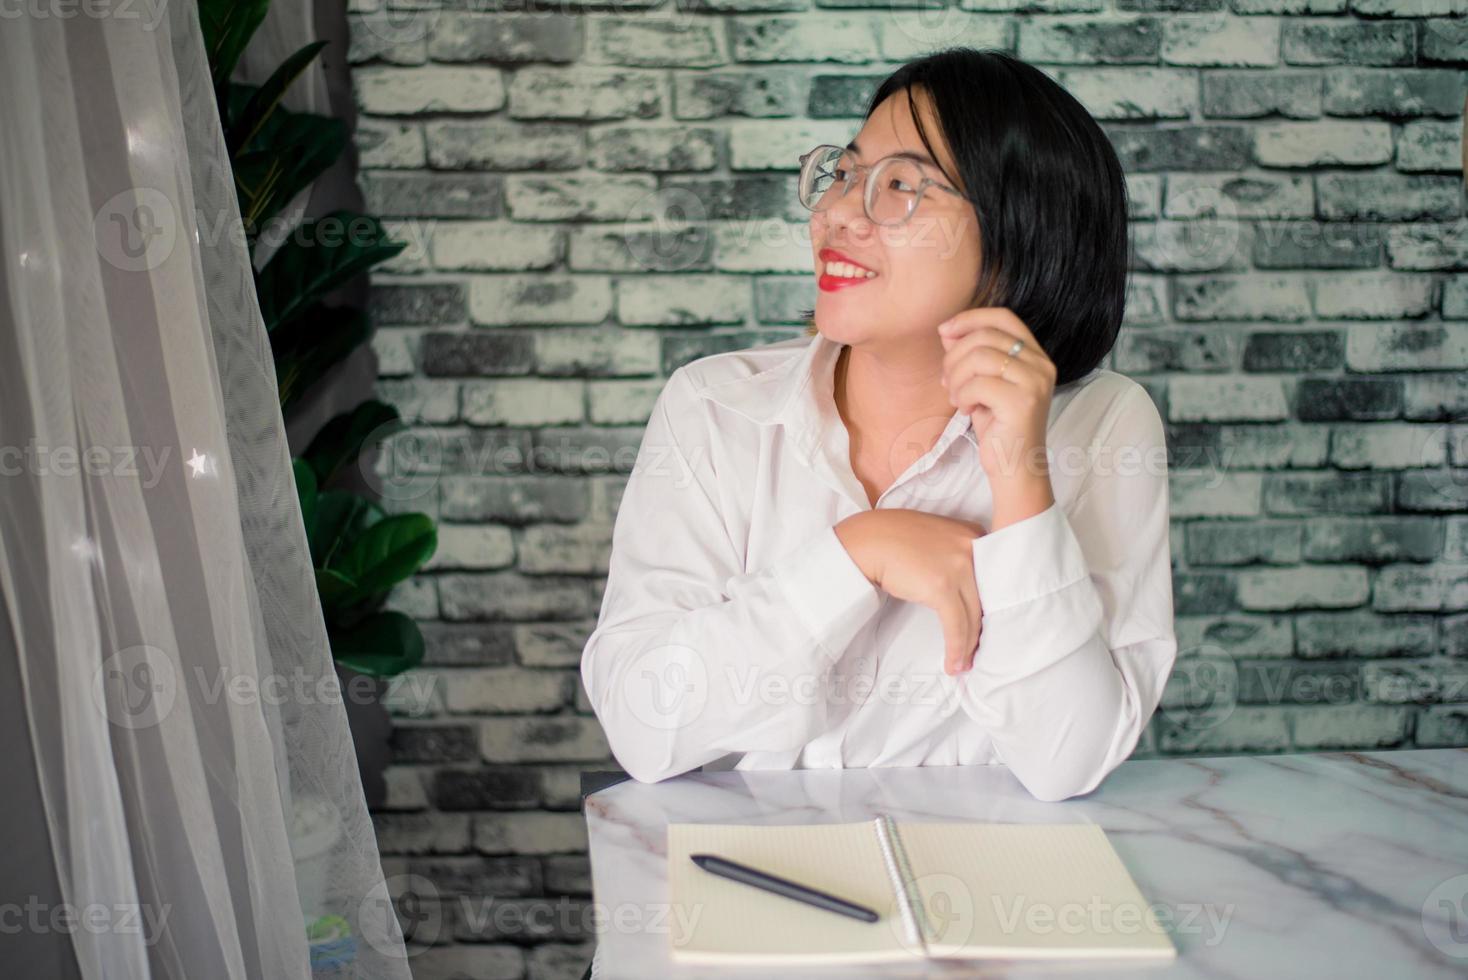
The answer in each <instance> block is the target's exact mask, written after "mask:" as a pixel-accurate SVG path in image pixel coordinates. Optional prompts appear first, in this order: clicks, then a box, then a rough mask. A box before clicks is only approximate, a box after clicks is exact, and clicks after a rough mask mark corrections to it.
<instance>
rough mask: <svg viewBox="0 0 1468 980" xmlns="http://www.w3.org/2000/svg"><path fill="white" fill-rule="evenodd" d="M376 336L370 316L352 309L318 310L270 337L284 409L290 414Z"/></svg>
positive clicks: (345, 307)
mask: <svg viewBox="0 0 1468 980" xmlns="http://www.w3.org/2000/svg"><path fill="white" fill-rule="evenodd" d="M370 336H372V325H371V324H370V323H369V322H368V320H367V314H366V313H363V312H362V311H361V310H358V309H354V308H352V307H349V306H320V305H318V306H314V307H312V308H311V309H310V310H308V311H307V312H306V313H305V314H304V315H302V316H299V317H296V318H294V319H293V320H291V322H290V323H289V324H287V325H286V326H284V327H281V328H280V329H279V330H276V331H275V332H274V333H273V334H271V335H270V349H271V354H272V355H273V357H274V359H275V381H276V385H277V386H278V387H279V389H280V409H281V411H282V412H283V413H285V414H287V415H288V414H289V413H290V412H291V411H292V410H293V409H294V408H295V407H296V403H297V402H298V401H299V400H300V399H301V397H302V396H303V395H304V394H305V393H306V392H307V391H309V390H310V388H311V386H312V385H314V384H316V382H318V381H320V380H321V379H322V378H323V377H325V376H326V374H327V372H328V371H330V370H331V369H332V368H333V367H335V366H336V365H337V364H338V363H339V362H341V361H343V360H345V359H346V357H347V355H349V354H351V353H352V351H354V350H356V349H357V348H358V347H360V346H361V345H362V344H364V343H366V341H367V338H368V337H370Z"/></svg>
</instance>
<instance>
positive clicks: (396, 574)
mask: <svg viewBox="0 0 1468 980" xmlns="http://www.w3.org/2000/svg"><path fill="white" fill-rule="evenodd" d="M437 550H438V529H437V528H436V527H434V525H433V520H432V519H431V518H429V517H428V515H426V514H392V515H389V516H387V517H384V518H383V519H382V520H380V521H378V522H377V523H375V524H373V525H372V526H371V527H369V528H367V529H366V530H365V531H364V532H363V533H362V534H361V535H360V536H358V537H357V539H356V540H354V541H351V542H350V543H348V544H347V546H346V548H345V550H344V551H342V552H341V554H340V556H339V557H338V558H337V560H336V561H334V562H333V563H332V567H333V568H334V569H335V570H336V571H338V572H340V573H341V574H342V575H344V576H346V577H347V578H349V579H351V580H352V581H353V582H355V583H357V588H358V590H359V591H360V592H361V593H362V599H363V600H364V601H367V600H371V599H375V598H377V597H378V596H379V595H380V594H386V593H387V591H388V590H389V589H391V588H392V587H393V586H394V585H397V584H398V583H399V582H401V581H403V580H404V579H407V578H410V577H411V576H412V575H413V573H415V572H417V571H418V569H419V568H421V567H423V563H424V562H426V561H428V559H430V558H432V557H433V553H434V552H435V551H437Z"/></svg>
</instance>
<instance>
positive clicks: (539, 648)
mask: <svg viewBox="0 0 1468 980" xmlns="http://www.w3.org/2000/svg"><path fill="white" fill-rule="evenodd" d="M595 628H596V624H595V622H594V621H593V622H589V623H580V624H578V623H524V624H520V625H517V626H516V627H515V651H516V655H517V656H518V658H519V661H520V663H522V664H524V665H525V666H527V667H579V666H580V664H581V653H582V651H583V650H585V649H586V641H587V640H588V639H590V638H591V632H592V630H593V629H595Z"/></svg>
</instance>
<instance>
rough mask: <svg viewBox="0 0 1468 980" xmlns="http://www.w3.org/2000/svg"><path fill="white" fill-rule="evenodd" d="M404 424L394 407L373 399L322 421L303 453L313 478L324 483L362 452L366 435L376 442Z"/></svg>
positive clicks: (401, 427)
mask: <svg viewBox="0 0 1468 980" xmlns="http://www.w3.org/2000/svg"><path fill="white" fill-rule="evenodd" d="M403 427H404V426H403V420H402V418H401V417H400V416H399V415H398V410H397V409H396V408H393V407H392V406H391V405H389V404H387V403H386V402H380V401H376V400H375V399H374V400H372V401H365V402H363V403H362V404H360V405H358V406H357V407H356V408H354V409H352V410H351V411H350V412H342V413H341V414H340V415H337V416H335V417H334V418H332V419H331V420H330V421H328V422H327V423H326V424H325V425H323V426H322V427H321V430H320V431H319V432H317V433H316V437H315V438H314V439H312V440H311V444H310V445H308V446H307V447H306V451H305V452H304V453H302V456H303V457H304V458H305V460H306V461H307V462H308V463H309V464H310V466H311V470H312V472H313V473H314V474H315V477H316V482H317V483H318V484H320V485H322V486H325V485H326V484H327V483H329V482H331V478H332V477H333V476H335V475H336V474H337V471H339V470H340V469H341V468H342V467H343V466H346V465H348V464H350V463H352V462H353V461H355V460H356V459H357V458H358V457H359V456H360V455H361V454H362V450H363V449H364V448H365V446H366V442H367V439H368V437H369V436H370V437H371V438H372V441H373V442H376V441H378V440H380V439H383V438H385V437H386V436H388V435H391V434H392V433H394V432H400V431H402V429H403Z"/></svg>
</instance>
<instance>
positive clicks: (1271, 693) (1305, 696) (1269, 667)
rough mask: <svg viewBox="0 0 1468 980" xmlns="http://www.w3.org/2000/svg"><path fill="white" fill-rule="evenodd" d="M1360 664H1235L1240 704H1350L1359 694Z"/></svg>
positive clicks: (1321, 661) (1273, 661)
mask: <svg viewBox="0 0 1468 980" xmlns="http://www.w3.org/2000/svg"><path fill="white" fill-rule="evenodd" d="M1361 671H1362V665H1361V664H1359V663H1353V662H1351V661H1339V660H1335V661H1332V660H1314V661H1308V660H1307V661H1280V660H1264V661H1258V660H1253V661H1245V662H1243V663H1240V664H1239V665H1238V698H1239V702H1240V703H1241V704H1317V705H1318V704H1326V705H1337V704H1350V703H1351V702H1353V701H1355V700H1357V699H1358V698H1359V697H1360V695H1361V688H1362V681H1361Z"/></svg>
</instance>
